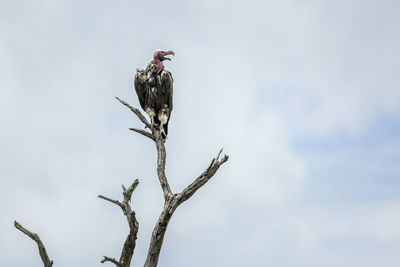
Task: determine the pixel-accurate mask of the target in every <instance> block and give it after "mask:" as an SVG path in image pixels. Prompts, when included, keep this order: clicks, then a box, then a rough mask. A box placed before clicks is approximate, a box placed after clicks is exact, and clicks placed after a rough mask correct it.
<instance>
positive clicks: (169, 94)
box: [161, 70, 174, 113]
mask: <svg viewBox="0 0 400 267" xmlns="http://www.w3.org/2000/svg"><path fill="white" fill-rule="evenodd" d="M161 80H162V84H163V85H164V86H165V90H166V95H165V97H166V99H165V100H166V101H165V102H166V103H167V104H168V108H169V112H170V113H171V111H172V107H173V104H172V98H173V95H174V79H173V78H172V75H171V72H169V71H167V70H165V71H163V72H162V74H161Z"/></svg>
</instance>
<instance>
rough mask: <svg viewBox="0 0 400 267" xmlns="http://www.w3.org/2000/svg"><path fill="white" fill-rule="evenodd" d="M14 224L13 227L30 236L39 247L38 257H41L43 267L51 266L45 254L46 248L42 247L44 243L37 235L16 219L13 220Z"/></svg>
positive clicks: (51, 262) (50, 261) (51, 263)
mask: <svg viewBox="0 0 400 267" xmlns="http://www.w3.org/2000/svg"><path fill="white" fill-rule="evenodd" d="M14 226H15V228H17V229H18V230H20V231H21V232H22V233H24V234H26V235H27V236H29V237H30V238H32V239H33V240H34V241H35V242H36V244H37V246H38V249H39V255H40V258H42V262H43V265H44V267H51V266H53V261H52V260H50V258H49V256H48V255H47V252H46V248H45V247H44V244H43V242H42V240H40V237H39V235H37V234H35V233H32V232H31V231H29V230H28V229H26V228H25V227H23V226H22V225H21V224H20V223H18V222H17V221H14Z"/></svg>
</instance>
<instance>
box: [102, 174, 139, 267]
mask: <svg viewBox="0 0 400 267" xmlns="http://www.w3.org/2000/svg"><path fill="white" fill-rule="evenodd" d="M138 185H139V181H138V179H136V180H135V181H134V182H133V183H132V185H131V186H130V187H129V188H128V189H126V188H125V186H123V185H122V190H123V192H122V195H123V197H124V200H123V201H122V202H120V201H118V200H114V199H111V198H108V197H105V196H102V195H99V196H98V197H99V198H101V199H104V200H107V201H109V202H111V203H113V204H115V205H117V206H119V207H120V208H121V209H122V212H123V213H124V215H125V216H126V219H127V221H128V224H129V234H128V236H127V237H126V240H125V243H124V246H123V248H122V252H121V257H120V259H119V261H117V260H116V259H114V258H110V257H107V256H104V258H103V260H102V261H101V263H105V262H107V261H108V262H111V263H114V264H115V265H116V266H120V267H129V266H130V264H131V260H132V256H133V252H134V250H135V247H136V239H137V233H138V231H139V223H138V221H137V219H136V214H135V212H134V211H133V210H132V208H131V205H130V202H131V198H132V193H133V191H134V190H135V189H136V187H137V186H138Z"/></svg>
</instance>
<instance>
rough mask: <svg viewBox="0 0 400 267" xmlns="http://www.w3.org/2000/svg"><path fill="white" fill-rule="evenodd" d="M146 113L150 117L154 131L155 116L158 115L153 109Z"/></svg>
mask: <svg viewBox="0 0 400 267" xmlns="http://www.w3.org/2000/svg"><path fill="white" fill-rule="evenodd" d="M146 113H147V115H149V117H150V129H151V130H153V129H154V126H155V125H156V124H155V122H154V116H155V115H156V113H155V112H154V110H152V109H151V108H147V109H146ZM145 128H148V127H147V126H146V127H145Z"/></svg>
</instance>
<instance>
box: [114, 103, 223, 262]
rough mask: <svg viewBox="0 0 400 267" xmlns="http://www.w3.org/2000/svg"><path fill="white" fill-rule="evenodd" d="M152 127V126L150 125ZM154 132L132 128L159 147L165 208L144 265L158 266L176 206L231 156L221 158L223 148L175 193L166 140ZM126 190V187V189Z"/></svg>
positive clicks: (158, 166)
mask: <svg viewBox="0 0 400 267" xmlns="http://www.w3.org/2000/svg"><path fill="white" fill-rule="evenodd" d="M117 99H118V100H119V101H120V102H121V103H122V104H124V105H125V106H127V107H129V108H130V109H131V110H132V112H133V113H135V115H136V116H137V117H138V118H139V119H140V120H141V121H142V122H143V123H144V124H146V123H147V124H146V126H148V127H149V125H148V122H147V120H146V119H144V120H145V121H144V120H143V118H144V116H143V115H142V114H141V112H140V111H139V110H137V109H135V108H133V107H131V106H130V105H129V104H128V103H126V102H125V101H122V100H120V99H119V98H117ZM149 128H150V127H149ZM150 129H151V131H152V134H150V133H148V132H146V131H144V130H139V129H133V128H130V130H132V131H135V132H137V133H140V134H142V135H144V136H146V137H148V138H150V139H152V140H153V141H154V143H155V145H156V149H157V176H158V180H159V182H160V185H161V189H162V191H163V195H164V200H165V202H164V208H163V211H162V212H161V214H160V216H159V218H158V221H157V223H156V225H155V226H154V229H153V233H152V236H151V241H150V247H149V250H148V252H147V258H146V262H145V264H144V267H156V266H157V264H158V258H159V255H160V251H161V247H162V243H163V241H164V236H165V232H166V230H167V226H168V223H169V221H170V219H171V217H172V215H173V213H174V212H175V210H176V208H177V207H178V206H179V205H180V204H182V203H183V202H184V201H186V200H188V199H189V198H190V197H191V196H193V194H194V193H195V192H196V191H197V190H198V189H199V188H200V187H202V186H203V185H204V184H206V183H207V182H208V181H209V180H210V179H211V178H212V177H213V176H214V174H215V173H216V172H217V171H218V169H219V167H220V166H221V165H222V164H224V163H225V162H226V161H228V159H229V157H228V156H226V155H224V157H223V158H222V159H219V157H220V155H221V153H222V149H221V150H220V151H219V152H218V155H217V156H216V157H215V158H213V159H212V161H211V163H210V165H209V166H208V168H207V169H206V170H205V171H204V172H203V173H202V174H201V175H200V176H199V177H197V179H196V180H194V181H193V182H192V183H191V184H190V185H188V186H187V187H186V188H185V189H184V190H183V191H182V192H181V193H179V194H174V193H172V190H171V188H170V186H169V184H168V179H167V176H166V175H165V165H166V151H165V146H164V140H163V138H162V137H161V134H160V131H159V129H157V128H156V127H153V128H150ZM124 190H125V189H124Z"/></svg>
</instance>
